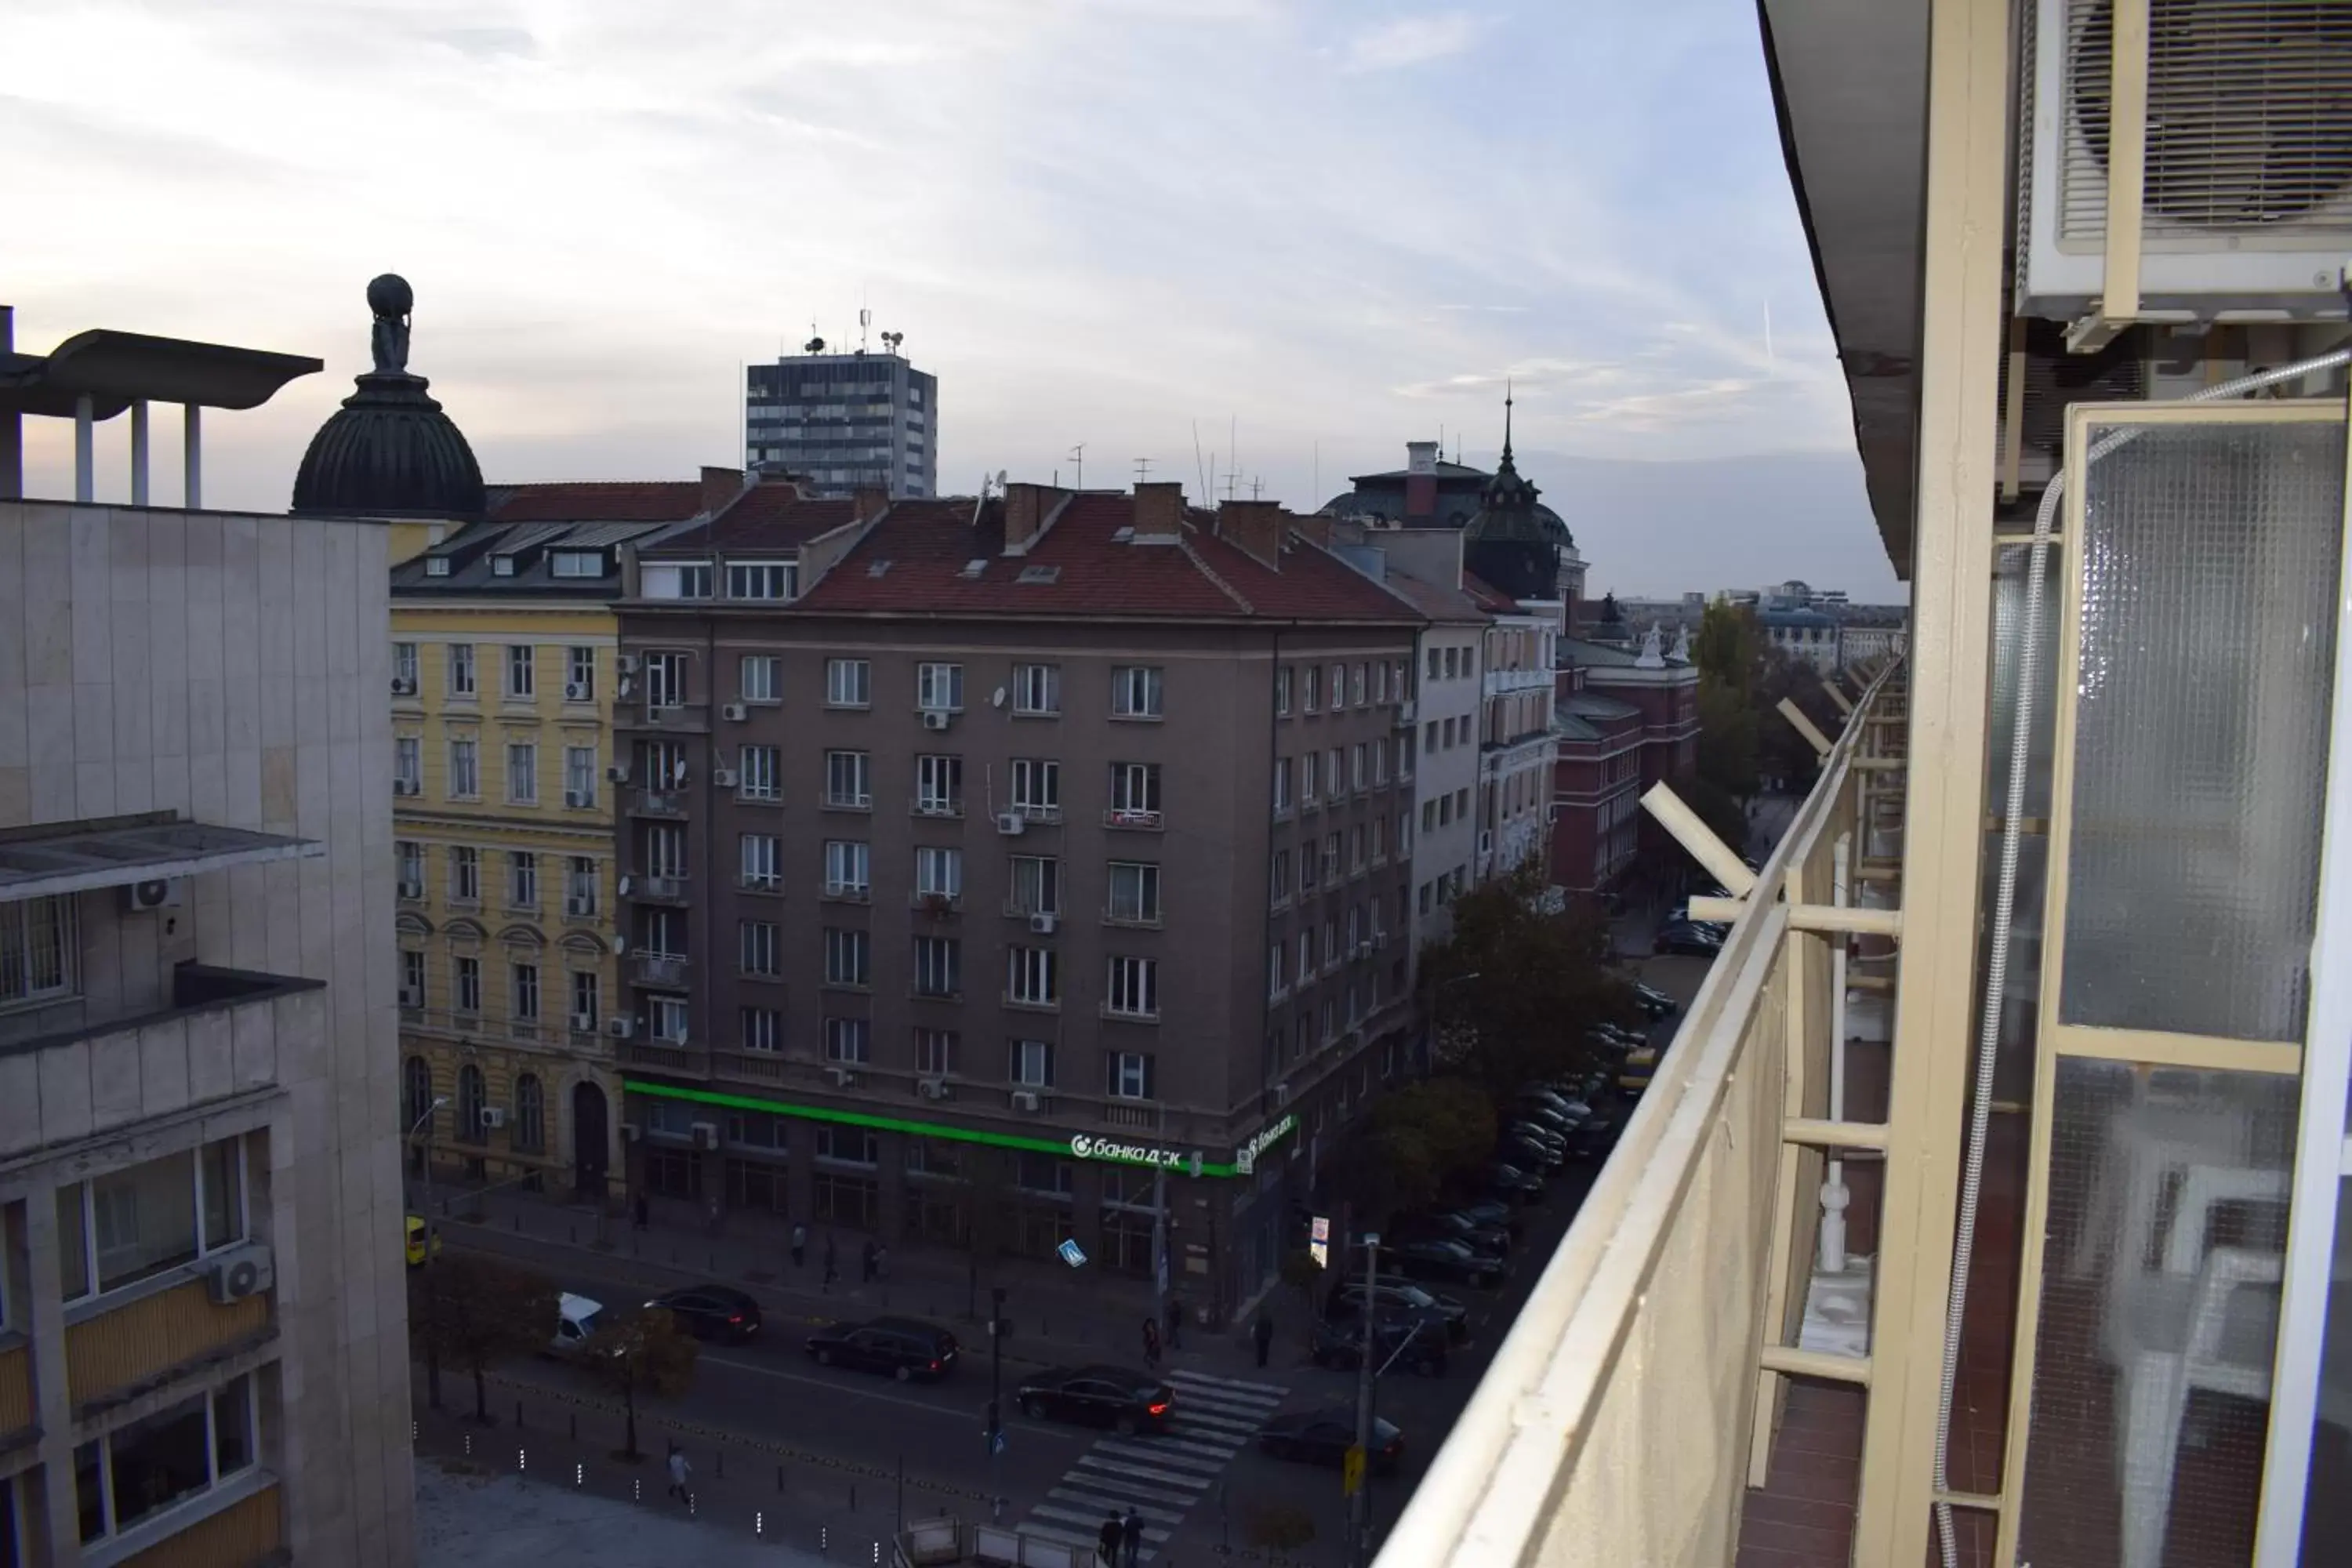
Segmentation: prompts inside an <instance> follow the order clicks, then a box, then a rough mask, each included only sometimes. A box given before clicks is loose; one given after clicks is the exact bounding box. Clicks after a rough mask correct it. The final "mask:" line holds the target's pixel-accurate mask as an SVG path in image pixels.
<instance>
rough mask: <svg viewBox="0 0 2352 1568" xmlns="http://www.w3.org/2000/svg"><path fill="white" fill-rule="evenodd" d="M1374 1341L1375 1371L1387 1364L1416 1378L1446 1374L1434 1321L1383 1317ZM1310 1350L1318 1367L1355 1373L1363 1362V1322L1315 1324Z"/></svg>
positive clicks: (1441, 1342)
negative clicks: (1376, 1352)
mask: <svg viewBox="0 0 2352 1568" xmlns="http://www.w3.org/2000/svg"><path fill="white" fill-rule="evenodd" d="M1377 1343H1378V1344H1379V1346H1380V1356H1381V1359H1380V1361H1379V1363H1377V1366H1376V1368H1375V1370H1377V1369H1378V1367H1387V1368H1390V1369H1391V1370H1395V1371H1403V1372H1409V1373H1413V1374H1414V1375H1416V1376H1419V1377H1443V1376H1444V1375H1445V1356H1446V1351H1445V1333H1444V1330H1442V1329H1439V1328H1437V1327H1435V1326H1434V1325H1433V1324H1429V1323H1424V1322H1422V1321H1419V1320H1418V1319H1412V1318H1399V1319H1383V1320H1382V1321H1381V1331H1380V1338H1379V1340H1378V1341H1377ZM1400 1352H1402V1353H1400ZM1311 1353H1312V1354H1313V1356H1314V1359H1315V1364H1316V1365H1317V1366H1320V1367H1328V1368H1329V1369H1330V1370H1332V1371H1334V1372H1354V1371H1355V1370H1356V1369H1357V1368H1359V1367H1360V1366H1362V1365H1363V1363H1364V1326H1363V1324H1362V1323H1360V1322H1352V1321H1351V1322H1345V1323H1334V1322H1328V1321H1327V1322H1320V1323H1318V1324H1316V1325H1315V1348H1314V1350H1313V1352H1311ZM1391 1358H1393V1359H1391Z"/></svg>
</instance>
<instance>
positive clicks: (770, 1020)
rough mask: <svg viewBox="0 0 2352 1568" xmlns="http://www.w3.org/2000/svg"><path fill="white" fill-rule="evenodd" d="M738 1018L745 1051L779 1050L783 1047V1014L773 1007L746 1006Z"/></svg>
mask: <svg viewBox="0 0 2352 1568" xmlns="http://www.w3.org/2000/svg"><path fill="white" fill-rule="evenodd" d="M740 1022H741V1026H742V1035H743V1048H744V1049H745V1050H747V1051H780V1050H782V1049H783V1047H784V1016H783V1015H782V1013H780V1012H778V1011H777V1010H776V1009H775V1008H773V1007H746V1008H744V1009H742V1011H741V1013H740Z"/></svg>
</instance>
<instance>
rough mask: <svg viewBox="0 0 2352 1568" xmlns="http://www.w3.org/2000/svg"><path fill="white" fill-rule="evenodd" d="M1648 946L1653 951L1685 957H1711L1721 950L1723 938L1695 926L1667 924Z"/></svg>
mask: <svg viewBox="0 0 2352 1568" xmlns="http://www.w3.org/2000/svg"><path fill="white" fill-rule="evenodd" d="M1650 947H1651V950H1652V951H1653V952H1667V953H1679V954H1681V955H1683V956H1685V957H1687V958H1713V957H1714V956H1715V955H1716V954H1717V953H1719V952H1722V951H1723V939H1722V938H1721V937H1717V936H1710V935H1708V934H1707V933H1706V931H1701V930H1700V929H1699V928H1698V927H1696V926H1692V925H1679V926H1668V927H1666V928H1665V929H1664V931H1660V932H1658V934H1657V937H1656V938H1655V939H1654V941H1653V942H1651V943H1650Z"/></svg>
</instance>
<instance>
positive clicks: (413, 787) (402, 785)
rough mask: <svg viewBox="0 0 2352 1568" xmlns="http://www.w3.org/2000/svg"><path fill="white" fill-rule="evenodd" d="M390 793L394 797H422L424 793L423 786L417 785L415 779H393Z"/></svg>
mask: <svg viewBox="0 0 2352 1568" xmlns="http://www.w3.org/2000/svg"><path fill="white" fill-rule="evenodd" d="M392 793H393V794H394V795H423V794H424V793H425V786H424V785H423V784H419V783H417V782H416V781H415V779H404V778H395V779H394V780H393V781H392Z"/></svg>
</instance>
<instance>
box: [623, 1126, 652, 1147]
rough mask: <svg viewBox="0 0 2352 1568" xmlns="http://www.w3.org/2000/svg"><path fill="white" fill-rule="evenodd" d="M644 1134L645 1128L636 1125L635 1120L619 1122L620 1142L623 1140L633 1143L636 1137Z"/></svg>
mask: <svg viewBox="0 0 2352 1568" xmlns="http://www.w3.org/2000/svg"><path fill="white" fill-rule="evenodd" d="M645 1135H646V1130H645V1129H644V1128H642V1127H640V1126H638V1125H637V1124H636V1123H635V1122H634V1121H624V1122H622V1123H621V1142H624V1143H634V1142H636V1141H637V1140H638V1139H640V1138H642V1137H644V1136H645Z"/></svg>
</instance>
